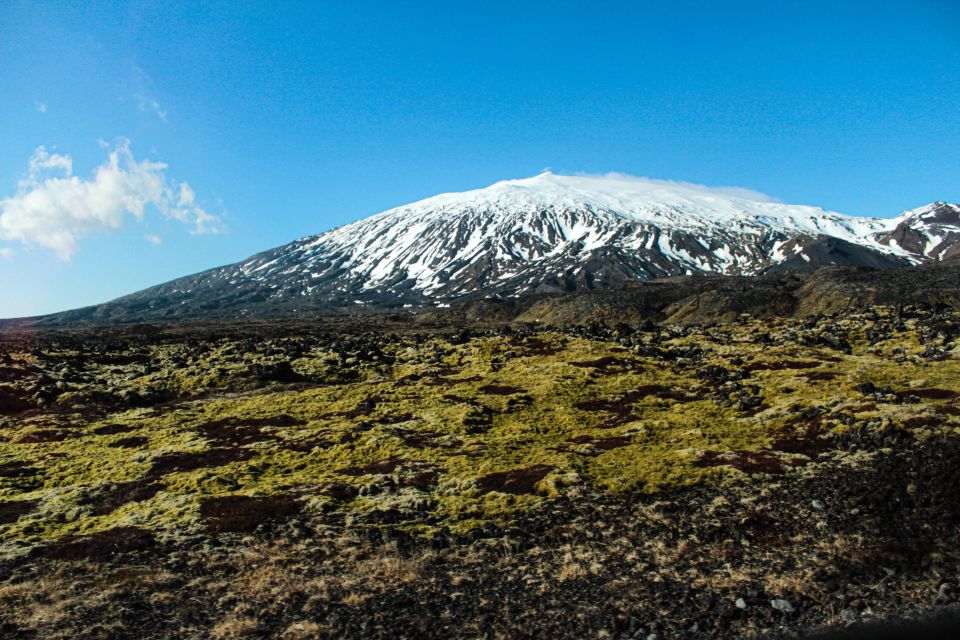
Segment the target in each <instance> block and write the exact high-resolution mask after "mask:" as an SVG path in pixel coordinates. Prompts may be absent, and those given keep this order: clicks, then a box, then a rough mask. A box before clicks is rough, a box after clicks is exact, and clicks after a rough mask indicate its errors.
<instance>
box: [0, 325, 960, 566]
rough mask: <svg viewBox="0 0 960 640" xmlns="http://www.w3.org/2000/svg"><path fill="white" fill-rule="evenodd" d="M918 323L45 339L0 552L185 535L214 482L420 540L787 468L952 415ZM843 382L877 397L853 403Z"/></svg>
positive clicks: (9, 482)
mask: <svg viewBox="0 0 960 640" xmlns="http://www.w3.org/2000/svg"><path fill="white" fill-rule="evenodd" d="M877 327H880V328H882V329H883V331H880V332H879V333H877V331H876V330H875V329H876V328H877ZM868 329H870V330H874V331H873V333H869V334H868V331H867V330H868ZM827 331H828V332H829V333H830V335H834V336H835V335H838V334H839V335H842V336H844V340H845V345H841V346H840V347H839V348H838V347H836V344H834V345H833V346H831V343H830V341H829V340H823V339H822V336H823V335H824V333H825V332H827ZM924 331H925V328H924V327H923V326H921V323H920V321H919V320H916V319H914V320H907V321H906V322H902V321H899V320H898V321H894V319H893V318H892V316H891V315H890V314H889V313H880V314H877V313H874V314H872V315H871V316H870V317H864V316H858V315H854V314H851V315H850V316H848V317H846V318H840V319H832V320H830V322H829V327H827V328H826V329H825V328H824V327H822V326H816V324H815V323H814V324H813V325H811V324H810V323H805V324H801V323H799V322H796V321H791V320H777V321H764V322H760V321H754V320H749V319H743V321H741V322H738V323H730V324H725V325H720V326H712V327H706V328H694V329H691V328H685V329H682V330H675V331H674V330H663V331H653V332H647V333H645V334H633V335H632V337H631V338H630V339H629V340H624V339H622V338H614V339H611V338H609V337H608V338H606V339H595V338H594V339H591V338H589V337H581V336H580V335H577V332H569V331H568V332H560V331H540V332H529V331H528V332H525V333H522V334H507V335H500V334H488V335H480V336H476V337H472V338H469V339H465V340H464V339H456V338H454V337H452V336H449V335H447V336H443V335H434V336H427V337H422V336H421V337H418V338H417V339H412V338H410V337H398V336H394V337H392V338H391V337H382V338H381V339H379V341H377V342H376V344H375V346H374V347H372V348H369V349H366V351H364V349H359V350H357V354H358V355H351V353H350V352H349V351H350V350H349V349H347V350H344V349H338V348H336V346H335V345H334V346H331V345H330V344H323V345H313V346H310V345H307V346H305V347H304V346H302V345H301V347H300V348H298V349H296V350H294V351H295V353H294V356H295V357H289V355H290V350H289V349H287V350H283V349H280V350H277V349H274V348H273V346H272V345H256V344H253V345H251V344H250V343H249V341H247V342H245V343H241V342H237V341H232V340H229V339H222V340H217V341H209V342H203V343H201V344H200V345H199V347H198V346H197V345H193V346H192V347H191V348H185V347H184V345H181V344H176V343H174V344H158V345H151V346H150V347H149V348H147V349H143V350H141V351H142V352H141V353H140V356H141V360H140V362H141V364H140V365H130V364H123V362H124V359H123V356H124V355H125V354H124V353H115V354H112V356H114V357H113V358H112V360H113V363H109V361H110V360H111V358H103V357H101V358H100V359H99V360H98V359H97V358H92V357H89V356H84V354H83V353H81V352H75V351H70V350H62V351H59V352H57V351H54V350H47V351H46V352H45V353H44V354H43V358H45V361H46V362H47V364H49V362H50V361H51V360H57V359H60V360H62V361H63V362H66V363H70V366H72V367H74V368H75V369H77V370H78V373H77V375H76V376H75V377H74V381H73V382H72V383H70V384H68V385H66V388H65V389H62V390H61V391H62V393H60V394H59V396H58V397H57V398H56V400H55V401H53V402H51V403H49V404H47V406H46V407H45V408H43V409H40V410H36V411H29V412H26V413H20V414H12V415H8V416H6V417H3V418H0V469H7V470H8V471H7V472H4V473H0V503H2V502H22V501H25V502H27V503H30V504H33V505H35V506H34V507H33V508H32V509H31V510H29V511H28V512H26V513H23V514H22V515H19V517H18V518H15V519H10V518H8V519H7V520H11V521H8V522H4V523H2V524H0V550H3V552H4V553H7V554H11V553H13V554H16V553H21V552H23V551H26V550H28V549H30V548H32V547H34V546H36V545H38V544H42V543H45V542H49V541H52V540H56V539H58V538H62V537H64V536H73V535H78V534H94V533H97V532H102V531H106V530H109V529H113V528H117V527H137V528H142V529H146V530H149V531H153V532H155V533H156V534H158V535H161V536H179V535H192V534H202V533H203V532H204V531H205V529H209V528H210V527H211V523H210V522H205V521H204V518H203V517H202V506H203V504H204V502H205V501H210V500H212V499H216V498H221V497H224V496H234V495H239V496H248V497H251V498H263V497H269V496H284V497H285V498H289V499H292V500H294V501H295V502H296V503H297V504H298V505H300V506H301V508H302V511H303V512H304V513H306V514H308V515H310V514H316V515H317V516H318V517H329V516H330V514H335V515H337V516H342V517H344V518H346V519H347V520H348V521H351V522H357V523H364V524H367V525H369V526H379V525H382V524H388V525H389V526H391V527H395V528H397V529H400V530H406V531H409V532H413V533H415V534H417V535H423V536H432V535H436V534H437V533H439V532H453V533H457V532H463V531H466V530H469V529H471V528H473V527H477V526H483V525H484V524H487V523H495V524H504V523H505V522H507V521H508V520H509V519H510V518H511V517H513V515H514V514H516V513H517V512H521V511H523V510H527V509H530V508H532V507H535V506H537V505H539V504H541V503H542V502H543V501H544V500H551V499H553V498H556V497H557V496H559V495H562V494H564V493H566V492H570V491H578V490H583V489H585V488H586V489H591V490H592V489H594V488H601V489H604V490H609V491H614V492H617V491H627V490H643V491H649V492H653V491H657V490H662V489H665V488H671V487H676V486H681V485H692V484H696V483H701V482H721V483H722V482H737V481H738V480H739V479H741V478H743V477H744V475H745V473H753V472H757V471H762V472H768V473H782V472H785V471H789V472H802V468H803V466H804V465H806V464H808V463H810V462H812V461H813V459H814V458H816V457H817V456H823V455H826V456H828V457H830V456H832V457H834V458H836V457H842V456H843V455H845V454H844V453H843V452H842V451H840V450H838V447H835V446H833V445H831V444H829V442H828V441H829V438H830V437H831V436H837V435H842V433H844V432H846V431H849V430H851V429H859V430H862V429H873V430H883V429H889V428H896V429H908V430H913V431H915V432H917V433H928V434H931V433H943V432H952V431H955V430H956V429H957V428H958V427H960V418H958V417H957V413H960V411H957V409H958V408H960V405H957V404H955V400H954V398H955V397H957V396H960V360H958V359H957V358H956V355H957V354H956V353H952V355H950V354H949V353H948V356H949V357H945V358H939V359H935V360H933V359H929V358H924V357H920V356H921V354H922V353H923V352H924V351H925V350H926V349H928V348H929V347H930V344H931V343H930V340H931V339H930V337H929V336H927V335H926V334H925V333H924ZM581 333H582V332H581ZM878 336H879V338H878ZM947 346H948V347H950V345H947ZM278 351H279V353H274V352H278ZM955 351H956V348H955V347H953V352H955ZM101 356H102V354H101ZM8 359H11V360H12V361H14V362H17V363H19V365H20V366H22V367H30V366H36V365H37V364H38V362H39V361H38V359H37V356H36V355H31V354H30V353H27V352H22V353H17V352H12V353H9V354H8ZM103 360H107V361H108V363H106V364H105V363H103ZM116 362H120V363H121V364H116ZM144 362H146V363H147V364H146V365H145V366H144V365H143V363H144ZM278 362H288V363H289V365H290V369H291V370H292V372H293V374H294V377H293V378H292V379H291V380H285V381H283V382H267V383H263V382H262V381H261V382H251V375H250V371H251V367H254V368H256V367H259V369H256V370H257V371H262V370H264V367H266V368H269V367H270V366H273V365H276V363H278ZM864 383H872V384H873V385H875V386H876V387H878V388H883V387H889V388H890V389H891V390H893V391H894V392H899V395H894V396H891V397H889V398H887V399H886V400H883V399H881V401H875V400H873V399H871V398H868V397H865V395H864V392H863V391H862V389H861V388H860V385H863V384H864ZM930 389H933V390H938V391H935V392H933V393H929V392H927V390H930ZM911 392H915V393H916V396H917V397H911ZM97 393H100V394H101V395H102V394H104V393H106V394H111V395H112V397H117V396H121V397H122V396H123V394H124V393H128V394H135V397H144V396H149V395H150V394H154V395H155V396H156V395H158V394H165V395H164V396H163V397H169V398H173V399H172V400H168V401H165V402H160V403H156V404H153V405H152V406H146V407H133V408H131V407H130V406H126V405H123V404H121V405H119V406H118V405H109V404H108V405H102V403H101V404H100V405H98V404H97V397H98V396H97V395H96V394H97ZM811 427H813V428H812V429H811ZM801 431H802V433H801ZM798 434H799V435H798ZM784 438H787V439H788V440H789V442H790V443H792V446H790V447H784V446H778V445H777V443H778V442H782V441H784ZM801 440H802V441H804V442H806V444H805V445H803V446H800V445H798V442H800V441H801ZM824 443H827V444H824ZM801 444H802V443H801ZM131 487H132V488H131ZM138 487H139V488H143V487H149V488H150V490H149V491H143V492H141V493H139V494H138V493H137V491H135V489H136V488H138ZM118 492H121V493H122V492H127V493H123V495H128V494H129V496H130V499H129V500H127V501H125V502H124V501H123V498H122V497H120V498H118V495H119V494H118ZM105 504H106V505H109V508H105V507H104V505H105ZM21 511H22V509H21Z"/></svg>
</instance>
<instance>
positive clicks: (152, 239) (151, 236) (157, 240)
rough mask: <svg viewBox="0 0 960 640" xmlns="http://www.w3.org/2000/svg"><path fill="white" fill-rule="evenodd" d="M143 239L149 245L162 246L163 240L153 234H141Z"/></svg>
mask: <svg viewBox="0 0 960 640" xmlns="http://www.w3.org/2000/svg"><path fill="white" fill-rule="evenodd" d="M143 237H144V238H146V240H147V242H149V243H150V244H154V245H157V246H160V245H161V244H163V239H162V238H161V237H160V236H158V235H157V234H155V233H145V234H143Z"/></svg>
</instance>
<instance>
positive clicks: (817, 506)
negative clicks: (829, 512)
mask: <svg viewBox="0 0 960 640" xmlns="http://www.w3.org/2000/svg"><path fill="white" fill-rule="evenodd" d="M810 506H812V507H813V508H814V509H817V510H819V511H823V510H824V509H826V508H827V505H825V504H823V502H822V501H821V500H814V501H813V502H811V503H810Z"/></svg>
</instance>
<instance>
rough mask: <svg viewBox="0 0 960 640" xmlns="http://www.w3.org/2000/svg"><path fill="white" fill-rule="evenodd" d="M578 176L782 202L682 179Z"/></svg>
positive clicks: (614, 174)
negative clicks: (614, 179)
mask: <svg viewBox="0 0 960 640" xmlns="http://www.w3.org/2000/svg"><path fill="white" fill-rule="evenodd" d="M577 175H580V176H587V177H589V176H598V177H603V178H616V179H618V180H623V181H625V182H629V181H636V182H640V183H644V184H655V185H661V186H665V187H682V188H683V189H687V190H690V191H697V192H700V193H703V194H707V195H709V194H715V195H722V196H728V197H733V198H742V199H744V200H753V201H754V202H782V200H780V199H779V198H775V197H774V196H771V195H768V194H766V193H762V192H760V191H755V190H753V189H746V188H744V187H709V186H707V185H704V184H698V183H696V182H685V181H683V180H662V179H660V178H647V177H644V176H634V175H630V174H628V173H618V172H615V171H614V172H610V173H605V174H590V173H578V174H577Z"/></svg>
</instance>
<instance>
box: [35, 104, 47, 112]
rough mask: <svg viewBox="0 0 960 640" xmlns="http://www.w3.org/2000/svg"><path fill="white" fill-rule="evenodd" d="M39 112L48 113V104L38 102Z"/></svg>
mask: <svg viewBox="0 0 960 640" xmlns="http://www.w3.org/2000/svg"><path fill="white" fill-rule="evenodd" d="M37 111H39V112H40V113H46V112H47V103H46V102H38V103H37Z"/></svg>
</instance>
